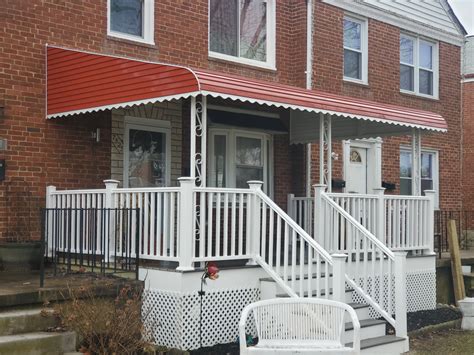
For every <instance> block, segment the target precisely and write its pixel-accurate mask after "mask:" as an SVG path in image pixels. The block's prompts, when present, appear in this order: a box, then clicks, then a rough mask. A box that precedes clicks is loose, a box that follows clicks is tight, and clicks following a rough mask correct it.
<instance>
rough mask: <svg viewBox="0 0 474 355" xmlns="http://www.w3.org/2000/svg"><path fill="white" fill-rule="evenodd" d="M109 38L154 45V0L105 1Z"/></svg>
mask: <svg viewBox="0 0 474 355" xmlns="http://www.w3.org/2000/svg"><path fill="white" fill-rule="evenodd" d="M107 6H108V16H107V17H108V21H107V26H108V27H107V34H108V35H109V36H113V37H118V38H123V39H128V40H132V41H136V42H141V43H147V44H154V40H153V37H154V36H153V35H154V0H107Z"/></svg>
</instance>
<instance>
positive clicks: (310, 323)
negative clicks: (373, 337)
mask: <svg viewBox="0 0 474 355" xmlns="http://www.w3.org/2000/svg"><path fill="white" fill-rule="evenodd" d="M250 312H252V313H253V318H254V320H255V324H256V328H257V337H258V343H257V344H256V345H255V346H250V347H247V343H246V333H245V328H246V323H247V318H248V316H249V314H250ZM346 312H347V313H348V314H349V316H350V319H351V322H352V324H353V328H354V330H353V334H354V336H353V341H352V344H353V345H352V347H346V346H345V344H344V331H345V327H344V325H345V320H344V316H345V313H346ZM239 341H240V354H241V355H244V354H279V355H281V354H301V353H303V354H313V353H318V354H321V353H332V354H335V353H337V354H338V353H351V354H359V353H360V323H359V320H358V319H357V314H356V313H355V311H354V309H352V307H350V306H348V305H347V304H345V303H341V302H336V301H331V300H326V299H318V298H277V299H270V300H265V301H258V302H255V303H251V304H249V305H248V306H247V307H245V308H244V310H243V311H242V316H241V318H240V322H239Z"/></svg>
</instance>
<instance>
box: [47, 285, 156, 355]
mask: <svg viewBox="0 0 474 355" xmlns="http://www.w3.org/2000/svg"><path fill="white" fill-rule="evenodd" d="M69 296H70V298H71V300H72V301H71V302H68V303H64V304H60V305H58V306H57V307H56V310H57V314H58V315H59V317H60V319H61V321H62V324H63V326H64V327H65V328H67V329H70V330H74V331H75V332H76V333H77V334H78V336H79V338H80V339H81V343H80V344H81V348H80V351H81V352H83V353H86V354H91V355H93V354H94V355H95V354H117V355H118V354H146V353H154V352H153V348H154V347H153V346H152V345H151V344H150V343H149V342H147V341H145V338H146V335H147V334H146V332H147V330H146V327H145V326H144V320H143V318H144V317H143V314H142V292H141V290H137V289H136V288H132V287H130V286H125V287H123V288H122V289H121V290H120V291H119V294H118V296H117V297H116V298H115V299H111V298H101V297H98V296H96V293H95V292H94V290H93V289H92V288H89V287H80V288H79V289H72V288H69Z"/></svg>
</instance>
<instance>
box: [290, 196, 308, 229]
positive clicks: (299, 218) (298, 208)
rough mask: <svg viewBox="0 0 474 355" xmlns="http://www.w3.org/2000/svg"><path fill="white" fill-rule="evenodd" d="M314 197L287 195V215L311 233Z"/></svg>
mask: <svg viewBox="0 0 474 355" xmlns="http://www.w3.org/2000/svg"><path fill="white" fill-rule="evenodd" d="M313 211H314V198H312V197H295V195H294V194H289V195H288V215H289V216H291V218H292V219H293V220H294V221H295V222H296V223H298V225H299V226H300V227H302V228H303V229H304V230H305V231H306V233H308V234H309V235H313V225H314V221H313V217H314V213H313Z"/></svg>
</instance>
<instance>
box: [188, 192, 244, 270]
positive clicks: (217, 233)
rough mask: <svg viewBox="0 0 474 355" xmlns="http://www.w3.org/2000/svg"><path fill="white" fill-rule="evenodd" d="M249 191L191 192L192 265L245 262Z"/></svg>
mask: <svg viewBox="0 0 474 355" xmlns="http://www.w3.org/2000/svg"><path fill="white" fill-rule="evenodd" d="M250 194H251V191H250V190H249V189H226V188H194V195H193V201H192V203H193V205H194V206H195V207H196V211H195V222H194V225H195V239H196V242H195V243H194V244H193V245H194V251H193V261H207V260H231V259H248V258H250V253H249V242H248V238H249V231H250V227H249V225H248V223H249V221H250V218H249V213H250V212H251V211H250V209H249V206H248V201H249V196H250Z"/></svg>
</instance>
